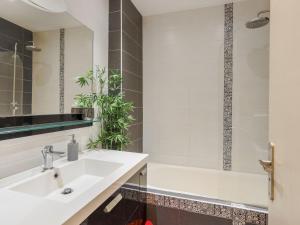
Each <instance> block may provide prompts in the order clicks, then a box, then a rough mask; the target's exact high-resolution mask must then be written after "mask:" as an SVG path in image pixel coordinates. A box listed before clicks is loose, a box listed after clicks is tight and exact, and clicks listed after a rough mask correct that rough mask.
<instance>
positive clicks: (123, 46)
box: [109, 0, 143, 152]
mask: <svg viewBox="0 0 300 225" xmlns="http://www.w3.org/2000/svg"><path fill="white" fill-rule="evenodd" d="M142 24H143V19H142V15H141V14H140V13H139V11H138V10H137V9H136V7H135V6H134V4H133V3H132V2H131V1H130V0H110V14H109V69H110V70H111V69H118V70H120V71H121V72H122V77H123V83H122V91H123V92H124V94H125V98H126V100H128V101H131V102H133V103H134V106H135V110H134V112H133V116H134V118H135V122H134V124H133V125H132V126H131V127H130V129H129V132H130V137H131V140H132V143H131V144H130V145H129V146H128V147H127V149H126V150H128V151H134V152H142V151H143V149H142V148H143V144H142V143H143V48H142V46H143V43H142V40H143V35H142V33H143V27H142Z"/></svg>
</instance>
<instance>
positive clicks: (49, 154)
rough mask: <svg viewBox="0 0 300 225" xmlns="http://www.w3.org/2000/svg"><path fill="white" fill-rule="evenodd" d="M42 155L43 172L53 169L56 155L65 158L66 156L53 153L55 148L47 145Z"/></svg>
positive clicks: (63, 153) (62, 153) (61, 153)
mask: <svg viewBox="0 0 300 225" xmlns="http://www.w3.org/2000/svg"><path fill="white" fill-rule="evenodd" d="M42 155H43V160H44V165H43V171H46V170H51V169H53V161H54V155H60V156H63V155H65V152H57V151H53V146H52V145H47V146H45V148H44V149H43V150H42Z"/></svg>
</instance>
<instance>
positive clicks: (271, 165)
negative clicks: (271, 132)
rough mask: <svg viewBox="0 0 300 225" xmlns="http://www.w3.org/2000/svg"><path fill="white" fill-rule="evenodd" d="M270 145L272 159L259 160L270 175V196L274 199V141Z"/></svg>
mask: <svg viewBox="0 0 300 225" xmlns="http://www.w3.org/2000/svg"><path fill="white" fill-rule="evenodd" d="M269 146H270V156H269V158H270V160H259V163H260V164H261V165H262V167H263V168H264V170H265V171H266V172H267V173H268V175H269V197H270V200H272V201H273V200H274V151H275V145H274V144H273V143H270V144H269Z"/></svg>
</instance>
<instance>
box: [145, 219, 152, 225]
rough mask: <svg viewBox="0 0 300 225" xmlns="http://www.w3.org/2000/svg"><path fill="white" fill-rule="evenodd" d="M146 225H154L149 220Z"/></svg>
mask: <svg viewBox="0 0 300 225" xmlns="http://www.w3.org/2000/svg"><path fill="white" fill-rule="evenodd" d="M145 225H153V223H152V222H151V221H150V220H147V221H146V223H145Z"/></svg>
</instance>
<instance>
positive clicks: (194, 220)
mask: <svg viewBox="0 0 300 225" xmlns="http://www.w3.org/2000/svg"><path fill="white" fill-rule="evenodd" d="M147 219H148V220H151V221H152V223H153V225H232V220H228V219H222V218H217V217H212V216H206V215H201V214H196V213H189V212H185V211H181V210H178V209H171V208H165V207H156V206H151V205H149V206H148V210H147Z"/></svg>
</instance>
